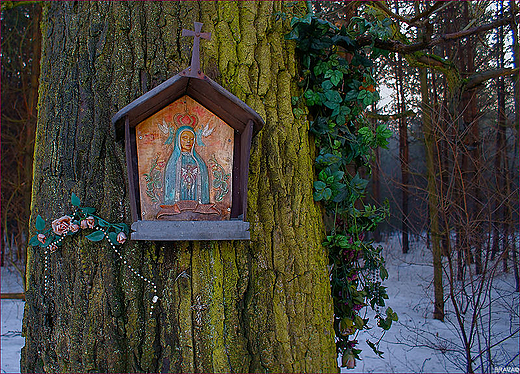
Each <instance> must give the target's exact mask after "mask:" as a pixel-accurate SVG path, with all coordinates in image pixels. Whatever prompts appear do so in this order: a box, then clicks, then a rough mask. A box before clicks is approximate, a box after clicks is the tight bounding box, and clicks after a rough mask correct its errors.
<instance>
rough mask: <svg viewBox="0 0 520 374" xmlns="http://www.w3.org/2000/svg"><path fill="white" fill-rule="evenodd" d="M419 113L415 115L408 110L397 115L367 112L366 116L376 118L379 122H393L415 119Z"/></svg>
mask: <svg viewBox="0 0 520 374" xmlns="http://www.w3.org/2000/svg"><path fill="white" fill-rule="evenodd" d="M416 115H417V113H415V112H414V111H413V110H407V111H405V112H402V113H397V114H377V113H374V112H365V116H366V117H367V118H374V119H377V120H379V121H385V122H386V121H391V120H395V119H399V118H405V117H415V116H416Z"/></svg>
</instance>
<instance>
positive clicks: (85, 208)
mask: <svg viewBox="0 0 520 374" xmlns="http://www.w3.org/2000/svg"><path fill="white" fill-rule="evenodd" d="M81 211H82V212H83V213H85V214H94V213H95V212H96V209H94V208H90V207H83V208H81Z"/></svg>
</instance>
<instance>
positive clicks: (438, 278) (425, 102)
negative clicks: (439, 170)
mask: <svg viewBox="0 0 520 374" xmlns="http://www.w3.org/2000/svg"><path fill="white" fill-rule="evenodd" d="M427 74H428V72H427V70H426V68H420V69H419V79H420V85H421V110H422V121H423V133H424V145H425V148H426V174H427V180H428V186H427V191H428V211H429V218H430V240H431V249H432V252H433V288H434V309H433V318H435V319H438V320H441V321H442V320H444V288H443V285H442V257H441V246H440V237H439V202H438V195H437V181H436V169H435V164H434V160H435V154H434V149H435V135H434V129H433V126H432V119H431V107H430V104H429V103H430V100H429V94H428V77H427Z"/></svg>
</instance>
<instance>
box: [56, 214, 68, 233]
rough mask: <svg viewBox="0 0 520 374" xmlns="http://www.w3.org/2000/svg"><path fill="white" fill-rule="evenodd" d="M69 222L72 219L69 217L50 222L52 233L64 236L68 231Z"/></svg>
mask: <svg viewBox="0 0 520 374" xmlns="http://www.w3.org/2000/svg"><path fill="white" fill-rule="evenodd" d="M71 221H72V217H69V216H63V217H61V218H58V219H55V220H54V221H52V231H54V233H55V234H56V235H65V234H66V233H67V232H68V231H69V230H70V223H71Z"/></svg>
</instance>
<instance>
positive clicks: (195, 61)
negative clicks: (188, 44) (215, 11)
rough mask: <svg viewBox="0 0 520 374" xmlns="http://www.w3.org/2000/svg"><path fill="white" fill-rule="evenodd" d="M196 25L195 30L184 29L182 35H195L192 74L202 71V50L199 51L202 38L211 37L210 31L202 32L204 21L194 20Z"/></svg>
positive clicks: (192, 52)
mask: <svg viewBox="0 0 520 374" xmlns="http://www.w3.org/2000/svg"><path fill="white" fill-rule="evenodd" d="M193 24H194V26H195V31H191V30H186V29H182V36H193V37H194V40H193V49H192V51H191V67H190V69H191V74H201V73H202V72H201V71H200V51H199V43H200V38H203V39H207V40H209V39H211V33H210V32H200V30H202V22H193Z"/></svg>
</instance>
